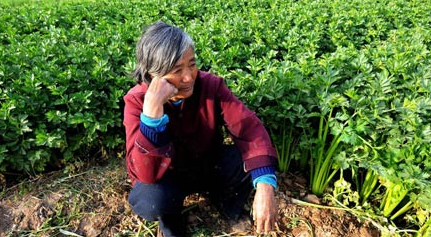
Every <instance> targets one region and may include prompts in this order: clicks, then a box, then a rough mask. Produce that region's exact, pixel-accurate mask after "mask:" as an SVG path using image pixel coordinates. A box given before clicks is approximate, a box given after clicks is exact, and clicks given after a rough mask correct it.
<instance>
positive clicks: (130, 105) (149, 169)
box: [123, 92, 174, 183]
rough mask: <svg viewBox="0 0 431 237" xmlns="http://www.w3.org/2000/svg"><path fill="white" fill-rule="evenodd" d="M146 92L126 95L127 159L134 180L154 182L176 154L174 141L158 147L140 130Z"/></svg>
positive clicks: (124, 121)
mask: <svg viewBox="0 0 431 237" xmlns="http://www.w3.org/2000/svg"><path fill="white" fill-rule="evenodd" d="M143 98H144V93H130V92H129V93H128V94H126V95H125V96H124V102H125V107H124V120H123V124H124V126H125V129H126V160H127V169H128V172H129V176H130V177H131V179H132V183H134V181H136V180H139V181H140V182H143V183H154V182H156V181H158V180H159V179H160V178H161V177H162V176H163V174H164V173H165V172H166V170H167V169H168V168H169V165H170V163H171V157H173V156H174V150H173V145H172V143H170V142H169V143H168V144H166V145H164V146H161V147H156V146H155V145H154V144H152V143H151V142H150V140H148V139H147V138H146V137H145V136H144V135H143V134H142V132H141V130H140V114H141V112H142V105H143Z"/></svg>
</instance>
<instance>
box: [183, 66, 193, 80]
mask: <svg viewBox="0 0 431 237" xmlns="http://www.w3.org/2000/svg"><path fill="white" fill-rule="evenodd" d="M192 80H193V74H192V70H190V69H187V70H184V74H183V76H182V81H183V82H185V83H187V82H190V81H192Z"/></svg>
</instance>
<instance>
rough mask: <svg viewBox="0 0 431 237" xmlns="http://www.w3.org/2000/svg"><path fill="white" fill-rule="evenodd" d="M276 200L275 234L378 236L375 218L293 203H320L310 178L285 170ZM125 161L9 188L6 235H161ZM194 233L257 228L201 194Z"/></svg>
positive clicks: (2, 229) (194, 208)
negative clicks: (133, 197) (131, 198)
mask: <svg viewBox="0 0 431 237" xmlns="http://www.w3.org/2000/svg"><path fill="white" fill-rule="evenodd" d="M279 184H280V187H279V188H278V190H277V193H276V198H277V201H278V205H279V209H278V212H279V217H278V220H277V225H276V231H274V233H272V234H271V236H295V237H308V236H310V237H311V236H317V237H326V236H328V237H329V236H337V237H338V236H345V237H356V236H360V237H377V236H380V233H379V231H378V229H377V228H375V227H374V226H373V225H372V224H371V223H370V222H367V221H364V220H360V219H358V218H357V217H355V216H354V215H352V214H351V213H349V212H346V211H343V210H336V209H328V208H316V207H312V206H309V205H299V204H294V203H292V201H291V200H292V198H294V199H300V200H305V201H307V202H315V203H319V202H320V199H319V198H317V197H315V196H313V195H308V194H307V188H306V187H307V182H306V179H304V178H302V177H299V176H297V175H291V174H280V175H279ZM130 189H131V185H130V181H129V180H128V179H127V173H126V170H125V165H124V163H123V162H122V161H118V160H116V161H114V162H111V163H110V164H109V165H105V166H98V167H92V168H90V169H88V170H86V171H84V172H81V173H78V174H75V175H71V176H68V175H65V174H63V173H62V172H52V173H49V174H45V175H43V176H40V177H37V178H35V179H33V180H28V181H25V182H21V183H19V184H17V185H15V186H13V187H9V188H7V189H4V190H3V192H2V193H1V196H0V197H1V200H0V236H1V237H3V236H87V237H95V236H155V233H156V228H157V223H151V222H146V221H145V220H142V219H141V218H139V217H138V216H137V215H135V214H134V213H132V211H131V209H130V207H129V205H128V202H127V196H128V193H129V191H130ZM184 212H185V213H186V214H187V215H188V222H189V234H190V236H255V234H254V232H253V231H254V230H253V228H251V229H250V230H249V231H244V230H241V228H238V226H232V225H229V224H228V223H227V222H226V221H225V220H224V219H223V218H221V216H220V214H219V213H218V212H217V211H216V209H215V207H214V206H213V205H212V204H211V203H210V202H209V201H208V200H206V199H205V198H204V197H202V196H200V195H198V194H195V195H190V196H189V197H188V198H187V199H186V200H185V209H184Z"/></svg>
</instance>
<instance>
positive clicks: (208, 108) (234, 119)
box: [123, 71, 276, 184]
mask: <svg viewBox="0 0 431 237" xmlns="http://www.w3.org/2000/svg"><path fill="white" fill-rule="evenodd" d="M146 90H147V85H146V84H144V83H142V84H141V85H136V86H134V87H133V88H132V89H131V90H130V91H129V92H128V93H127V94H126V95H125V96H124V101H125V108H124V121H123V124H124V126H125V128H126V156H127V158H126V159H127V170H128V173H129V176H130V178H131V179H132V183H133V184H134V183H135V182H136V181H137V180H139V181H140V182H143V183H154V182H156V181H158V180H159V179H160V178H161V177H162V176H163V174H164V173H165V172H166V170H167V169H168V168H174V169H175V167H176V166H177V165H179V164H180V163H182V162H183V161H192V162H199V161H201V160H202V159H209V158H211V157H215V156H217V154H218V150H219V149H220V144H221V142H222V136H221V133H220V128H221V126H225V127H226V128H227V130H228V132H229V133H230V135H231V137H232V139H233V141H234V142H235V144H236V145H237V147H238V148H239V150H240V151H241V153H242V158H243V160H244V168H245V170H246V171H249V170H252V169H255V168H258V167H264V166H269V165H275V163H276V159H275V157H276V152H275V149H274V147H273V146H272V144H271V140H270V138H269V135H268V133H267V131H266V130H265V128H264V126H263V125H262V123H261V121H260V120H259V119H258V118H257V117H256V115H255V113H254V112H252V111H250V110H249V109H247V108H246V107H245V105H244V104H243V103H242V102H241V101H240V100H238V99H237V98H236V97H235V96H234V95H233V94H232V92H231V91H230V90H229V89H228V87H227V86H226V85H225V83H224V81H223V79H222V78H220V77H216V76H215V75H213V74H210V73H207V72H203V71H199V72H198V76H197V78H196V82H195V85H194V92H193V95H192V96H191V97H189V98H187V99H185V100H184V101H183V103H182V105H181V107H180V108H178V107H175V106H173V105H172V104H170V103H169V102H168V103H166V104H165V105H164V112H165V113H166V114H167V115H168V116H169V123H168V124H167V133H168V136H169V140H170V141H169V143H168V144H167V145H164V146H162V147H157V146H155V145H154V144H152V143H151V142H150V141H149V140H148V139H147V138H146V137H145V136H144V135H143V134H142V133H141V131H140V127H139V125H140V114H141V112H142V105H143V101H144V95H145V92H146ZM172 161H174V162H172Z"/></svg>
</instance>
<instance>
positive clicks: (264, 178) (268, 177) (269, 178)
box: [253, 174, 277, 189]
mask: <svg viewBox="0 0 431 237" xmlns="http://www.w3.org/2000/svg"><path fill="white" fill-rule="evenodd" d="M258 183H267V184H270V185H272V187H274V189H276V188H277V178H276V177H275V174H264V175H261V176H259V177H257V178H256V179H254V180H253V187H254V188H256V186H257V184H258Z"/></svg>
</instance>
